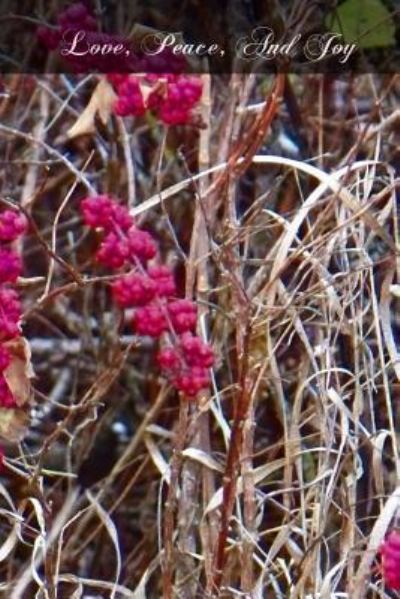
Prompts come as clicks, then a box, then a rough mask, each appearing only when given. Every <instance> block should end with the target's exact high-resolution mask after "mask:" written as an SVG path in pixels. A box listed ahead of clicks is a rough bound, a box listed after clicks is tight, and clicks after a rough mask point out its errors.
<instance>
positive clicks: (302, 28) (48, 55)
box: [0, 0, 400, 74]
mask: <svg viewBox="0 0 400 599" xmlns="http://www.w3.org/2000/svg"><path fill="white" fill-rule="evenodd" d="M0 19H1V28H0V61H1V65H0V69H1V72H3V73H12V72H26V73H45V72H48V73H57V72H77V73H85V72H91V73H93V72H112V73H123V72H147V73H151V72H154V73H164V72H172V73H174V72H182V71H185V72H196V73H200V72H210V73H221V74H222V73H232V72H237V73H250V72H258V73H263V72H277V71H284V72H288V73H318V72H325V73H329V72H332V73H341V72H354V73H361V72H381V73H384V72H385V73H394V72H397V71H399V66H400V53H399V41H400V28H399V20H400V7H399V3H398V1H397V0H343V1H338V0H333V1H328V0H327V1H314V2H313V1H304V0H291V1H287V0H220V1H219V2H207V1H205V0H168V1H166V0H137V1H134V0H131V1H125V2H122V1H112V0H108V1H107V0H102V1H101V0H99V1H95V0H93V1H91V0H87V1H83V2H61V1H54V2H46V1H42V2H33V3H32V2H30V1H28V0H21V1H20V2H16V1H15V0H9V1H4V0H3V1H1V2H0Z"/></svg>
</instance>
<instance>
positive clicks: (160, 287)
mask: <svg viewBox="0 0 400 599" xmlns="http://www.w3.org/2000/svg"><path fill="white" fill-rule="evenodd" d="M148 273H149V277H150V278H151V279H152V281H154V283H155V285H156V289H157V295H158V296H160V297H172V296H173V295H175V293H176V286H175V280H174V275H173V274H172V271H171V270H170V269H169V268H168V266H151V267H150V268H149V269H148Z"/></svg>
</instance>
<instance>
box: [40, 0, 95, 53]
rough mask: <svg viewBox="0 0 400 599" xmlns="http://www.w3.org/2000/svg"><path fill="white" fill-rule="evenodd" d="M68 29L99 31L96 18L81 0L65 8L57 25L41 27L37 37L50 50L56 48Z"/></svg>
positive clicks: (59, 16) (58, 18)
mask: <svg viewBox="0 0 400 599" xmlns="http://www.w3.org/2000/svg"><path fill="white" fill-rule="evenodd" d="M68 31H86V32H88V31H97V21H96V19H95V18H94V17H93V15H92V14H91V13H90V12H89V10H88V9H87V7H86V6H85V5H84V4H83V3H81V2H78V3H76V4H72V5H71V6H68V7H67V8H65V9H64V10H63V11H62V12H61V13H60V14H59V15H58V17H57V26H55V27H44V26H43V27H39V28H38V30H37V37H38V39H39V41H40V42H41V43H42V44H43V45H44V46H46V48H47V49H48V50H56V49H57V48H58V46H59V44H60V42H61V40H62V39H63V37H64V35H65V34H66V32H68Z"/></svg>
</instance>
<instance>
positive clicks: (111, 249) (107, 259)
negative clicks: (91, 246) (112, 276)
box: [96, 233, 129, 268]
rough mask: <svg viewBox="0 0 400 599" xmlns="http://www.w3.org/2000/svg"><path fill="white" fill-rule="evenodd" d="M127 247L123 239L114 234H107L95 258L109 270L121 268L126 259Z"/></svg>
mask: <svg viewBox="0 0 400 599" xmlns="http://www.w3.org/2000/svg"><path fill="white" fill-rule="evenodd" d="M128 253H129V251H128V247H127V244H126V241H125V240H124V239H120V238H119V237H118V235H116V234H115V233H108V235H107V236H106V237H105V238H104V240H103V242H102V243H101V245H100V248H99V249H98V251H97V254H96V258H97V260H98V261H99V262H100V263H101V264H103V265H104V266H108V267H109V268H121V266H123V265H124V264H125V261H126V259H127V257H128Z"/></svg>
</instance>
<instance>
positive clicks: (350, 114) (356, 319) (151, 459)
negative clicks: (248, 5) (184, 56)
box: [0, 75, 400, 599]
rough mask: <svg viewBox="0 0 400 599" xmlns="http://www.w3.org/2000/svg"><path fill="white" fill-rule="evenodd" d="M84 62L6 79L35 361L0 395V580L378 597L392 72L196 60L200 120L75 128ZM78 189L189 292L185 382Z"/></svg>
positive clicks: (393, 498) (152, 593)
mask: <svg viewBox="0 0 400 599" xmlns="http://www.w3.org/2000/svg"><path fill="white" fill-rule="evenodd" d="M98 79H99V77H98V76H95V75H92V76H70V75H52V76H20V75H18V76H17V75H16V76H9V77H3V79H2V94H1V97H0V121H1V122H0V162H1V170H0V177H1V202H2V207H4V208H5V207H9V206H10V205H14V206H17V207H19V209H21V210H22V211H23V212H24V213H25V214H26V215H27V217H28V218H29V222H30V227H29V231H28V234H26V235H25V237H24V239H23V241H21V244H22V245H21V250H22V254H23V260H24V273H23V277H21V278H20V279H19V281H18V288H19V292H20V293H21V296H22V298H23V305H24V319H23V335H24V336H25V338H26V339H27V340H28V342H29V347H30V350H31V353H32V358H31V359H32V365H33V369H34V373H35V378H34V379H33V380H32V386H33V391H32V396H31V397H30V398H29V401H28V399H27V403H26V405H24V406H23V409H20V410H15V413H14V414H13V420H12V422H11V423H10V422H9V420H8V417H9V414H6V413H5V411H4V410H1V414H0V420H1V422H0V426H1V431H0V432H2V434H3V437H4V443H3V445H4V451H5V455H6V458H5V464H4V467H3V469H2V472H1V486H0V493H1V496H2V497H1V513H0V540H1V544H0V558H1V562H0V568H1V583H0V588H1V589H2V593H3V596H4V597H11V598H16V597H26V598H30V597H49V598H50V599H53V598H55V597H68V598H69V597H74V598H75V597H87V598H89V597H110V596H112V597H118V598H119V597H121V598H122V597H132V598H135V599H139V598H142V597H149V598H151V597H162V596H163V597H165V598H172V597H181V598H187V599H192V598H194V597H201V598H202V597H213V596H218V593H220V596H221V597H252V598H254V599H256V598H269V597H271V598H275V597H276V598H287V597H293V598H295V597H298V598H310V599H311V598H319V597H321V598H322V597H323V598H327V597H348V598H352V599H353V598H356V597H364V596H367V597H371V598H372V597H395V596H396V594H395V593H394V592H392V591H389V590H386V591H384V589H383V585H382V581H381V576H380V573H379V570H378V569H376V566H377V564H378V562H379V560H378V556H377V550H378V547H379V544H380V543H381V541H382V540H383V538H384V535H385V533H386V531H387V530H388V529H389V528H390V527H392V526H393V525H394V524H395V517H396V509H397V507H398V501H399V494H400V489H399V488H398V486H397V485H398V481H399V475H400V462H399V459H398V426H399V416H398V409H397V402H398V396H399V376H400V370H399V369H400V362H399V355H398V349H397V348H398V343H399V331H400V329H399V326H400V324H399V321H398V315H396V309H398V302H399V297H400V287H399V284H400V281H399V275H400V272H399V266H400V264H399V258H398V248H399V243H400V242H399V229H398V214H397V210H398V204H397V200H396V173H395V169H396V165H397V166H398V164H399V150H398V146H397V147H396V130H397V133H398V127H399V109H398V100H399V94H400V87H399V80H398V79H397V78H396V77H392V76H377V75H374V76H373V75H362V76H361V75H360V76H357V77H350V76H349V77H342V78H339V77H335V76H325V77H324V76H321V75H309V76H303V77H297V76H292V75H290V76H283V75H282V76H278V77H277V78H274V77H272V76H271V77H261V76H258V77H253V76H250V75H248V76H240V75H232V76H212V77H210V76H207V75H203V76H202V79H203V96H202V101H201V106H200V114H199V118H198V123H197V124H198V125H199V126H197V125H196V126H185V127H180V126H177V127H173V126H171V127H164V126H162V125H161V124H160V123H159V122H154V121H153V120H151V119H149V118H140V119H132V118H127V119H121V118H119V117H115V116H114V115H110V118H109V119H108V121H107V122H102V121H101V119H98V118H96V119H95V121H94V123H93V131H92V132H91V133H87V134H85V135H74V136H72V137H71V136H68V131H69V130H70V129H71V127H72V126H73V125H74V123H76V121H77V119H78V118H79V116H80V115H82V113H83V111H84V109H85V107H86V106H87V105H88V102H89V100H90V98H91V95H92V93H93V90H94V89H95V86H96V85H97V83H98ZM94 192H98V193H108V194H112V195H113V196H116V197H118V198H120V199H121V201H122V202H123V203H125V204H126V205H127V206H129V208H130V210H131V213H132V214H133V215H134V216H135V217H136V219H137V220H138V222H139V223H140V225H141V226H142V227H144V228H145V229H148V230H149V231H151V232H152V234H153V235H154V236H155V237H156V238H157V240H158V244H159V248H160V253H161V256H162V258H163V261H164V263H166V264H168V265H170V266H171V267H173V268H174V271H175V275H176V281H177V285H178V288H179V291H180V295H181V296H186V297H188V298H191V299H195V300H196V301H197V302H198V309H199V319H198V333H199V334H200V335H201V336H203V337H204V338H205V339H207V340H209V342H210V343H211V344H212V346H213V348H214V351H215V355H216V362H215V366H214V368H213V379H212V387H211V389H210V392H209V393H208V392H204V393H201V394H200V395H199V397H198V399H197V400H191V401H188V400H187V399H185V398H184V397H182V396H181V397H180V396H179V394H178V393H177V392H176V391H174V390H173V389H172V388H171V387H170V385H169V384H168V383H167V382H166V381H165V380H164V379H163V378H162V377H161V376H160V372H159V370H158V369H157V367H156V366H155V365H154V364H155V362H154V355H155V353H156V351H157V343H154V342H152V341H151V340H148V341H147V340H146V339H144V340H143V338H141V339H138V338H137V337H135V335H134V334H133V332H132V329H131V327H130V326H129V319H127V320H125V321H124V320H122V318H121V314H120V313H119V312H118V310H117V309H116V308H115V306H114V305H113V303H112V302H111V300H110V293H109V283H110V273H109V272H107V271H106V270H105V269H104V268H101V267H100V266H99V265H98V264H97V263H96V262H95V260H94V252H95V250H96V248H97V246H98V241H99V240H98V236H97V235H96V234H95V233H94V232H92V231H88V230H87V228H86V227H85V226H84V224H83V223H82V220H81V216H80V212H79V208H78V207H79V202H80V200H81V199H82V198H83V197H85V196H87V195H91V194H93V193H94ZM397 193H398V192H397ZM397 198H398V196H397ZM396 248H397V250H396ZM28 413H29V414H30V419H29V422H28V421H26V415H27V414H28Z"/></svg>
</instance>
